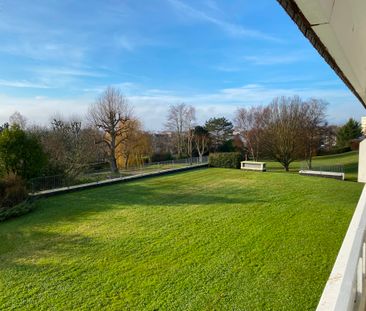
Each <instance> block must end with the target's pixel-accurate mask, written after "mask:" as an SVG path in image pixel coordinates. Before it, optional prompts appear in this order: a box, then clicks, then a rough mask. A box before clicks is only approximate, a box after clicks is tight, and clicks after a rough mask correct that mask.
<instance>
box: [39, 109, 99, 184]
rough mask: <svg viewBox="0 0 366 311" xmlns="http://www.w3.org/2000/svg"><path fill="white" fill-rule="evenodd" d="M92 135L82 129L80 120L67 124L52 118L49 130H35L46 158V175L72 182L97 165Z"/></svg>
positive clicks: (90, 131) (87, 129)
mask: <svg viewBox="0 0 366 311" xmlns="http://www.w3.org/2000/svg"><path fill="white" fill-rule="evenodd" d="M94 135H95V131H94V130H93V129H92V128H87V127H84V126H83V122H82V120H81V118H80V117H77V116H74V117H72V118H70V119H69V120H67V119H64V118H63V117H61V116H54V117H53V119H52V121H51V128H46V129H43V130H42V129H41V130H38V136H39V137H40V140H41V142H42V145H43V147H44V150H45V151H46V153H47V155H48V158H49V167H48V172H47V174H63V175H65V176H68V177H71V178H75V177H76V176H78V175H79V174H80V173H81V172H82V171H84V170H85V169H86V168H87V167H88V165H89V164H90V163H91V162H94V161H96V158H97V156H96V153H97V151H98V150H97V148H95V146H94Z"/></svg>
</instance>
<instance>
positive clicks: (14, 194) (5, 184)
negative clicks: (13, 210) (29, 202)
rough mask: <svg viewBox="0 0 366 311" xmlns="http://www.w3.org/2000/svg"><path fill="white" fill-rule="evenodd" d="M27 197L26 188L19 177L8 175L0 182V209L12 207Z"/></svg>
mask: <svg viewBox="0 0 366 311" xmlns="http://www.w3.org/2000/svg"><path fill="white" fill-rule="evenodd" d="M27 197H28V192H27V187H26V185H25V182H24V181H23V179H22V178H21V177H19V176H17V175H14V174H9V175H7V176H5V177H4V178H3V179H2V180H1V181H0V208H2V209H6V208H10V207H13V206H15V205H17V204H19V203H21V202H23V201H24V200H26V199H27Z"/></svg>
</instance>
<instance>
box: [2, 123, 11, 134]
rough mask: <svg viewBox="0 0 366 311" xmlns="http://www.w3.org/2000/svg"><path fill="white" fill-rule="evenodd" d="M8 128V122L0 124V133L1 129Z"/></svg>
mask: <svg viewBox="0 0 366 311" xmlns="http://www.w3.org/2000/svg"><path fill="white" fill-rule="evenodd" d="M8 128H9V123H8V122H6V123H4V124H2V125H0V134H1V132H2V131H4V130H6V129H8Z"/></svg>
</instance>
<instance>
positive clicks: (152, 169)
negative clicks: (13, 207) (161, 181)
mask: <svg viewBox="0 0 366 311" xmlns="http://www.w3.org/2000/svg"><path fill="white" fill-rule="evenodd" d="M205 163H208V157H207V156H206V157H202V158H201V159H200V158H199V157H193V158H187V159H178V160H170V161H162V162H152V163H145V164H142V165H139V166H134V167H128V168H127V169H120V170H119V171H118V172H117V173H111V171H110V170H100V171H96V172H93V173H84V174H81V175H79V176H78V177H76V178H70V177H67V176H64V175H54V176H41V177H37V178H33V179H31V180H30V181H29V185H28V187H29V191H30V192H31V193H36V192H40V191H45V190H52V189H57V188H64V187H71V186H76V185H79V184H86V183H92V182H99V181H103V180H111V179H115V178H121V177H127V176H134V175H142V174H148V173H156V172H161V171H165V170H170V169H175V168H183V167H187V166H194V165H199V164H205Z"/></svg>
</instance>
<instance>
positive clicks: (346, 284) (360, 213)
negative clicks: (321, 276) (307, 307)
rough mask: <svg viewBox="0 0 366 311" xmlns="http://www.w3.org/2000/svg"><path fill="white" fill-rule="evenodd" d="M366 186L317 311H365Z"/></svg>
mask: <svg viewBox="0 0 366 311" xmlns="http://www.w3.org/2000/svg"><path fill="white" fill-rule="evenodd" d="M365 233H366V186H365V187H364V189H363V191H362V194H361V197H360V200H359V202H358V204H357V207H356V210H355V213H354V215H353V217H352V220H351V223H350V225H349V228H348V231H347V233H346V237H345V238H344V240H343V244H342V247H341V249H340V251H339V254H338V256H337V259H336V262H335V264H334V267H333V270H332V272H331V274H330V277H329V279H328V282H327V284H326V286H325V288H324V291H323V294H322V296H321V299H320V302H319V305H318V308H317V310H318V311H325V310H327V311H331V310H332V311H333V310H334V311H336V310H337V311H347V310H365V303H366V292H365V289H366V286H365V285H366V282H365V281H366V280H365V276H366V241H365V237H366V234H365Z"/></svg>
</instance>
